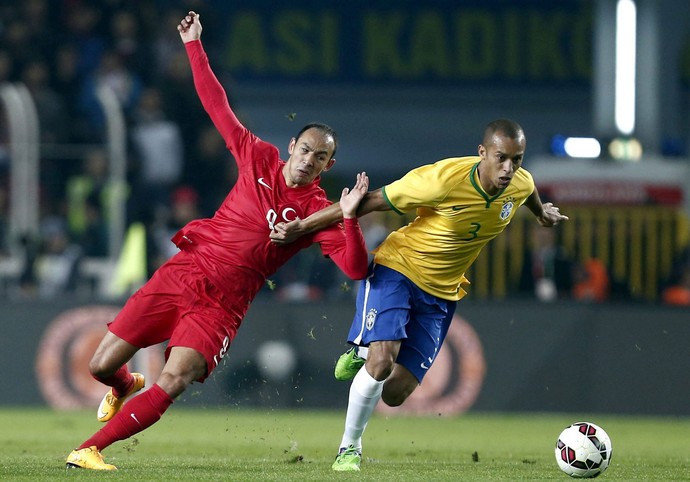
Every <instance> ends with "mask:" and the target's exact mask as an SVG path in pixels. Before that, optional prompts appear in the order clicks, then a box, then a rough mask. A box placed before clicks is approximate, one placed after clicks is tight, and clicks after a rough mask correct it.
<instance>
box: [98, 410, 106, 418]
mask: <svg viewBox="0 0 690 482" xmlns="http://www.w3.org/2000/svg"><path fill="white" fill-rule="evenodd" d="M107 415H108V411H107V410H100V409H99V410H98V418H103V417H105V416H107Z"/></svg>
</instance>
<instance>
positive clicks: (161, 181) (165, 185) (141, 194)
mask: <svg viewBox="0 0 690 482" xmlns="http://www.w3.org/2000/svg"><path fill="white" fill-rule="evenodd" d="M133 119H134V122H133V125H132V128H131V135H132V142H133V146H134V151H135V153H136V157H137V161H138V169H137V175H136V179H135V181H134V183H135V189H136V195H137V199H138V200H139V202H141V203H143V204H144V205H146V206H148V207H149V210H150V213H153V215H154V216H158V215H159V213H158V212H159V211H161V210H167V207H168V203H169V201H170V195H171V194H172V190H173V188H174V186H175V185H176V184H177V183H178V182H179V181H180V178H181V176H182V165H183V159H184V148H183V143H182V135H181V133H180V128H179V126H178V125H177V124H176V123H175V122H173V121H171V120H170V119H168V118H167V117H166V115H165V113H164V111H163V105H162V99H161V94H160V91H159V90H158V89H154V88H148V89H146V90H145V91H144V92H143V94H142V96H141V99H140V101H139V103H138V105H137V108H136V111H135V112H134V116H133Z"/></svg>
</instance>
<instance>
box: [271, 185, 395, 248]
mask: <svg viewBox="0 0 690 482" xmlns="http://www.w3.org/2000/svg"><path fill="white" fill-rule="evenodd" d="M341 204H342V200H341V202H339V203H335V204H331V205H330V206H328V207H327V208H324V209H322V210H320V211H317V212H315V213H313V214H311V215H310V216H308V217H307V218H306V219H296V220H294V221H291V222H289V223H279V224H277V225H276V226H275V228H274V229H273V231H272V232H271V235H270V237H271V241H272V242H273V243H275V244H280V245H282V244H288V243H292V242H293V241H295V240H296V239H297V238H299V237H300V236H304V235H305V234H309V233H313V232H315V231H319V230H321V229H324V228H326V227H328V226H330V225H331V224H334V223H337V222H338V221H340V220H341V219H343V209H342V208H341ZM390 209H391V207H390V205H389V204H388V203H387V202H386V200H385V198H384V197H383V191H382V190H381V189H377V190H376V191H372V192H368V193H366V194H365V195H364V197H363V198H362V200H361V201H360V202H359V205H358V206H357V211H356V214H357V217H360V216H364V215H365V214H368V213H370V212H373V211H390Z"/></svg>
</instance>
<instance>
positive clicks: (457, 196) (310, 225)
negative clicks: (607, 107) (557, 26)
mask: <svg viewBox="0 0 690 482" xmlns="http://www.w3.org/2000/svg"><path fill="white" fill-rule="evenodd" d="M525 147H526V139H525V134H524V132H523V130H522V127H520V125H519V124H518V123H516V122H514V121H512V120H507V119H499V120H496V121H493V122H491V123H490V124H489V125H487V126H486V128H485V130H484V136H483V139H482V143H481V144H480V145H479V148H478V154H479V155H478V156H470V157H456V158H450V159H444V160H441V161H438V162H436V163H434V164H429V165H425V166H421V167H419V168H416V169H413V170H412V171H410V172H408V173H407V174H406V175H404V176H403V177H402V178H401V179H398V180H397V181H394V182H392V183H390V184H388V185H386V186H384V187H383V188H381V189H378V190H376V191H373V192H370V193H367V195H366V197H365V198H364V199H363V200H362V202H361V203H360V206H359V209H358V211H357V214H358V215H360V216H361V215H363V214H366V213H369V212H372V211H386V210H393V211H396V212H398V213H404V212H408V211H411V210H413V209H416V214H417V217H416V218H415V219H414V221H412V222H411V223H410V224H408V225H407V226H404V227H402V228H400V229H398V230H397V231H394V232H392V233H391V234H390V235H389V236H388V237H387V238H386V240H385V241H383V242H382V243H381V245H380V246H379V247H378V248H376V249H375V250H374V260H373V263H372V266H371V268H370V271H369V276H368V277H367V279H366V280H365V281H364V282H363V283H362V284H361V286H360V290H359V293H358V295H357V304H356V312H355V317H354V320H353V322H352V327H351V328H350V333H349V336H348V342H349V343H351V344H353V345H354V346H355V348H357V347H359V349H358V351H355V348H353V349H351V350H349V351H348V352H347V353H345V354H344V355H343V356H341V357H340V360H338V364H337V365H336V378H338V379H341V380H347V379H350V378H353V377H354V378H353V381H352V386H351V387H350V396H349V403H348V409H347V415H346V419H345V432H344V435H343V438H342V441H341V444H340V451H339V453H338V456H337V457H336V460H335V462H334V463H333V470H337V471H358V470H359V466H360V462H361V458H362V455H361V453H362V434H363V432H364V428H365V427H366V425H367V422H368V421H369V418H370V417H371V414H372V413H373V411H374V408H375V407H376V404H377V403H378V401H379V399H382V400H383V401H384V403H386V404H387V405H390V406H398V405H400V404H402V403H403V402H404V401H405V400H406V399H407V397H408V396H410V394H411V393H412V392H413V391H414V390H415V388H417V386H418V385H419V384H420V383H421V382H422V379H423V378H424V375H425V374H426V372H427V371H428V370H429V368H430V367H431V365H432V364H433V362H434V359H435V358H436V354H437V353H438V351H439V349H440V348H441V345H442V343H443V340H444V338H445V335H446V333H447V331H448V327H449V325H450V322H451V319H452V318H453V313H454V311H455V305H456V303H457V301H458V300H460V299H461V298H462V297H463V296H465V294H466V293H467V292H466V289H467V287H468V286H469V281H468V280H467V278H465V271H467V269H468V268H469V267H470V265H471V264H472V263H473V262H474V260H475V259H477V256H478V255H479V253H480V251H481V250H482V248H483V247H484V246H485V245H486V244H487V243H488V242H489V241H491V240H492V239H494V238H495V237H496V236H498V235H499V234H500V233H501V232H502V231H503V230H504V229H505V228H506V226H507V225H508V223H510V220H511V219H512V218H513V216H515V213H516V211H517V209H518V208H519V207H520V206H521V205H523V204H525V205H526V206H527V208H528V209H529V210H530V211H531V212H532V213H533V214H534V215H535V216H536V218H537V221H538V222H539V224H541V225H542V226H545V227H552V226H554V225H556V224H558V223H559V222H560V221H563V220H567V219H568V217H567V216H564V215H562V214H561V213H560V212H559V209H558V208H557V207H555V206H553V205H552V204H551V203H543V204H542V202H541V199H540V198H539V193H538V192H537V190H536V188H535V186H534V180H533V179H532V175H531V174H530V173H529V172H527V171H526V170H525V169H522V168H521V166H522V161H523V158H524V155H525ZM340 216H341V214H340V211H339V210H338V205H337V204H334V205H332V206H330V207H328V208H326V209H324V210H321V211H319V212H317V213H315V214H313V215H311V216H309V217H308V218H306V219H304V220H298V221H295V222H293V223H290V224H287V225H286V224H283V225H280V226H277V227H276V229H275V231H274V233H273V234H272V238H273V240H274V242H278V243H283V242H287V241H290V240H292V239H294V238H295V237H296V236H297V235H302V234H304V233H308V232H311V231H313V230H316V229H320V228H322V227H323V226H325V225H328V224H330V223H333V222H336V221H338V220H339V219H340ZM364 357H366V362H365V360H364ZM362 365H364V370H361V369H360V368H361V366H362Z"/></svg>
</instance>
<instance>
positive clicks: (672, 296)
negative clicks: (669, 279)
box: [661, 264, 690, 306]
mask: <svg viewBox="0 0 690 482" xmlns="http://www.w3.org/2000/svg"><path fill="white" fill-rule="evenodd" d="M661 300H662V301H663V303H665V304H667V305H675V306H690V265H688V264H686V265H684V266H683V269H682V271H681V273H680V277H679V279H678V281H676V282H675V283H673V284H671V285H669V286H667V287H666V288H664V290H663V291H662V292H661Z"/></svg>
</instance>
